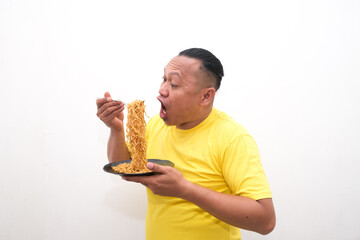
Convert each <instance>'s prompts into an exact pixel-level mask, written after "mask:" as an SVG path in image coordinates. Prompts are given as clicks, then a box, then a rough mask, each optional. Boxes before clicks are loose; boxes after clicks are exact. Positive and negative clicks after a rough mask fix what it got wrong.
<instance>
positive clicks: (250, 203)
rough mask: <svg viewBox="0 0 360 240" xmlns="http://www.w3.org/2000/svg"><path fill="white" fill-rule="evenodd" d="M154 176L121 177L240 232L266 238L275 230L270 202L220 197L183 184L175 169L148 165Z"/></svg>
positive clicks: (191, 185)
mask: <svg viewBox="0 0 360 240" xmlns="http://www.w3.org/2000/svg"><path fill="white" fill-rule="evenodd" d="M147 167H148V168H149V169H150V170H152V171H154V172H159V173H162V174H158V175H154V176H146V177H123V179H125V180H127V181H133V182H138V183H141V184H143V185H145V186H146V187H148V188H149V189H150V190H151V191H152V192H153V193H154V194H158V195H162V196H170V197H179V198H183V199H185V200H187V201H190V202H192V203H194V204H195V205H197V206H198V207H200V208H202V209H203V210H205V211H207V212H208V213H210V214H211V215H213V216H214V217H216V218H218V219H220V220H222V221H224V222H226V223H228V224H230V225H233V226H236V227H239V228H242V229H246V230H249V231H254V232H258V233H260V234H268V233H270V232H271V231H272V230H273V229H274V227H275V222H276V220H275V211H274V206H273V202H272V199H271V198H267V199H261V200H258V201H255V200H253V199H250V198H246V197H241V196H234V195H229V194H224V193H219V192H216V191H213V190H211V189H207V188H205V187H202V186H199V185H196V184H194V183H191V182H189V181H188V180H186V179H185V178H184V177H183V176H182V174H181V172H180V171H178V170H177V169H175V168H171V167H165V166H160V165H157V164H153V163H148V166H147Z"/></svg>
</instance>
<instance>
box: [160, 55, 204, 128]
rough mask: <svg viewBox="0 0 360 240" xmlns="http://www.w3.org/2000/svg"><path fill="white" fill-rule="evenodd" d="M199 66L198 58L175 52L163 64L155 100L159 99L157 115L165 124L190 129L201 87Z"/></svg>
mask: <svg viewBox="0 0 360 240" xmlns="http://www.w3.org/2000/svg"><path fill="white" fill-rule="evenodd" d="M200 66H201V62H200V61H199V60H197V59H194V58H189V57H185V56H177V57H175V58H173V59H172V60H171V61H170V62H169V63H168V64H167V65H166V67H165V70H164V76H163V82H162V84H161V86H160V89H159V93H160V95H159V96H158V100H159V101H160V102H161V109H160V117H161V118H162V119H163V120H164V122H165V123H166V124H167V125H176V126H177V127H178V128H180V129H190V128H192V127H194V126H196V125H197V124H198V123H196V122H197V121H198V120H199V118H200V117H201V116H199V114H201V111H200V102H201V89H202V85H201V84H202V80H201V74H200V71H199V68H200Z"/></svg>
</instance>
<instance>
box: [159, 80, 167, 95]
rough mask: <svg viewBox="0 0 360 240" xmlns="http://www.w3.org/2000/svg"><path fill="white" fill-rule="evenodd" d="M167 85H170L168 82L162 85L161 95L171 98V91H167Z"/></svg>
mask: <svg viewBox="0 0 360 240" xmlns="http://www.w3.org/2000/svg"><path fill="white" fill-rule="evenodd" d="M167 85H168V84H167V83H166V82H163V83H161V85H160V89H159V94H160V95H161V96H163V97H167V96H169V90H168V89H167Z"/></svg>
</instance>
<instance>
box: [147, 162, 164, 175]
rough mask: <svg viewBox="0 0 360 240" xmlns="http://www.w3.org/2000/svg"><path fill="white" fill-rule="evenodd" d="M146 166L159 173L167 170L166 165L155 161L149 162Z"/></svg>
mask: <svg viewBox="0 0 360 240" xmlns="http://www.w3.org/2000/svg"><path fill="white" fill-rule="evenodd" d="M146 167H147V168H148V169H149V170H151V171H153V172H157V173H165V172H166V167H165V166H161V165H159V164H155V163H153V162H148V163H147V165H146Z"/></svg>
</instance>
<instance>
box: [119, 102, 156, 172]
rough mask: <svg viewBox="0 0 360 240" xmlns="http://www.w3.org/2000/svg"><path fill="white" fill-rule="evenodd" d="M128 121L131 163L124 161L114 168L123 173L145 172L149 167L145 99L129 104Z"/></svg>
mask: <svg viewBox="0 0 360 240" xmlns="http://www.w3.org/2000/svg"><path fill="white" fill-rule="evenodd" d="M127 108H128V115H127V123H126V138H127V141H128V145H129V147H130V151H131V153H132V161H131V163H122V164H119V165H117V166H113V167H112V169H113V170H114V171H116V172H121V173H145V172H151V171H150V170H149V169H147V167H146V164H147V158H146V146H147V143H146V122H145V117H144V114H145V104H144V101H141V100H135V101H133V102H131V103H129V104H128V106H127Z"/></svg>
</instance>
